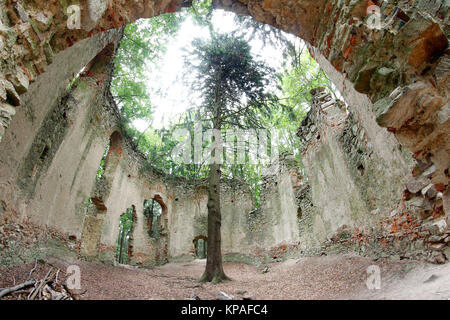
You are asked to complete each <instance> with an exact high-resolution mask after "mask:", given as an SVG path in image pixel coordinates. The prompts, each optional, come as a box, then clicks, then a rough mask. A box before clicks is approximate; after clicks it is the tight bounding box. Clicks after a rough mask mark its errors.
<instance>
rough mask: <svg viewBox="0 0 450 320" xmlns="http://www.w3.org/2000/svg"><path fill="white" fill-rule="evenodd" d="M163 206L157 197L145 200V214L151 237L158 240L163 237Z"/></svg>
mask: <svg viewBox="0 0 450 320" xmlns="http://www.w3.org/2000/svg"><path fill="white" fill-rule="evenodd" d="M162 214H163V207H162V206H161V204H160V203H159V202H158V201H157V200H156V199H155V198H153V199H151V200H147V201H145V202H144V216H145V218H146V220H147V230H148V234H149V236H150V238H152V239H155V240H158V239H159V238H160V237H161V216H162Z"/></svg>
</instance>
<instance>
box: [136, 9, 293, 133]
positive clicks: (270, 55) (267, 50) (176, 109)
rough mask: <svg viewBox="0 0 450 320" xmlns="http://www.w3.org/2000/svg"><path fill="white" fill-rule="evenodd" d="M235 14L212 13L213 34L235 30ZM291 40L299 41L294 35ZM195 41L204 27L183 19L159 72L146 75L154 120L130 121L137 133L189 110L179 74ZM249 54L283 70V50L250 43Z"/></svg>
mask: <svg viewBox="0 0 450 320" xmlns="http://www.w3.org/2000/svg"><path fill="white" fill-rule="evenodd" d="M234 17H235V14H234V13H231V12H226V11H223V10H214V12H213V18H212V23H213V26H214V29H215V31H217V32H220V33H230V32H232V31H233V30H236V29H237V26H236V23H235V22H234ZM287 36H288V37H291V40H292V41H294V40H295V41H301V40H300V39H299V38H297V37H295V36H293V35H287ZM195 38H202V39H208V38H209V30H208V28H207V27H201V26H198V25H196V24H195V22H194V21H193V20H192V18H191V17H189V18H188V19H186V20H185V21H184V22H183V23H182V25H181V27H180V30H179V32H178V34H177V35H176V37H175V39H174V41H171V42H170V43H169V44H168V46H167V51H166V53H165V55H164V57H163V59H162V61H161V63H160V65H159V67H158V69H157V70H156V71H154V72H152V73H149V74H148V79H149V81H148V90H149V92H150V97H151V100H152V107H153V121H152V123H151V124H150V123H147V122H146V121H143V120H137V121H135V122H133V125H134V126H135V127H136V129H138V130H139V131H141V132H143V131H145V130H147V129H148V128H149V126H150V125H151V127H153V128H155V129H161V128H163V127H166V128H167V127H168V126H169V125H170V124H171V122H173V121H175V120H176V119H178V117H179V116H180V115H181V114H182V113H183V112H184V111H186V110H187V109H188V108H189V107H191V106H192V105H191V102H190V98H192V96H190V95H192V92H190V90H189V88H187V87H186V85H185V84H184V83H183V81H182V74H183V70H184V68H185V65H184V57H185V56H186V51H185V50H184V49H186V48H190V47H191V43H192V41H193V40H194V39H195ZM250 45H251V47H252V54H253V55H254V57H256V58H257V59H258V60H261V61H264V62H265V63H267V64H268V65H270V66H271V67H272V68H275V70H277V71H281V70H282V67H283V61H284V58H283V50H282V49H281V48H279V47H278V48H277V47H274V46H272V45H270V44H266V46H264V43H263V41H261V40H260V39H256V38H255V39H252V40H251V41H250Z"/></svg>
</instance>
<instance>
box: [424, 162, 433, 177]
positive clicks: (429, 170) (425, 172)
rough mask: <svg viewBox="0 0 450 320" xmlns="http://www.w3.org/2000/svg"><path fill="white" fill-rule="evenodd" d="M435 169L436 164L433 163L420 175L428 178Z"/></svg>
mask: <svg viewBox="0 0 450 320" xmlns="http://www.w3.org/2000/svg"><path fill="white" fill-rule="evenodd" d="M435 171H436V165H434V164H433V165H432V166H431V167H429V168H428V169H426V170H425V171H424V172H423V173H422V175H423V176H424V177H427V178H429V177H431V175H432V174H433V173H434V172H435Z"/></svg>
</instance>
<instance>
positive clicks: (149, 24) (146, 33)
mask: <svg viewBox="0 0 450 320" xmlns="http://www.w3.org/2000/svg"><path fill="white" fill-rule="evenodd" d="M182 21H183V19H181V18H180V17H177V16H176V15H175V14H165V15H161V16H158V17H156V18H152V19H147V20H139V21H137V22H136V23H133V24H130V25H128V26H127V27H126V28H125V30H124V36H123V39H122V42H121V45H120V48H119V50H118V52H117V55H116V60H115V71H114V77H113V80H112V84H111V93H112V95H113V97H114V99H115V101H116V103H117V104H118V106H119V109H120V113H121V116H122V120H123V123H124V126H125V128H126V129H128V130H129V133H131V134H133V131H132V130H131V124H132V122H133V121H135V120H137V119H140V120H145V121H148V122H149V121H150V120H151V119H152V104H151V99H150V95H149V89H148V86H147V83H148V81H149V75H150V72H156V71H157V69H158V67H157V66H158V63H159V62H160V61H161V59H162V57H163V56H164V53H165V49H166V45H167V43H168V41H169V40H170V39H171V38H172V37H173V36H174V35H175V34H176V32H177V31H178V28H179V26H180V24H181V22H182Z"/></svg>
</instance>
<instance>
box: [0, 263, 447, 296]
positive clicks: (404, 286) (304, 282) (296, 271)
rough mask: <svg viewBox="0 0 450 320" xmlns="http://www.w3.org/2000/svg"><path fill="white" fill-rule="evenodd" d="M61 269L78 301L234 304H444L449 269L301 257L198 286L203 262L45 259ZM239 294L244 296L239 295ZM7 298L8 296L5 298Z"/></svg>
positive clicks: (2, 281)
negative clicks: (376, 285)
mask: <svg viewBox="0 0 450 320" xmlns="http://www.w3.org/2000/svg"><path fill="white" fill-rule="evenodd" d="M48 263H50V264H52V265H54V266H57V267H58V268H60V269H61V270H66V268H67V266H69V265H71V264H76V265H78V266H79V267H80V269H81V281H82V283H81V285H82V290H81V291H80V292H81V293H83V294H82V298H83V299H108V300H109V299H157V300H161V299H164V300H166V299H168V300H170V299H182V300H184V299H188V298H190V297H191V296H193V295H197V296H198V297H200V298H201V299H216V298H217V295H218V293H219V292H220V291H223V292H225V293H227V294H229V295H233V296H235V297H236V298H237V299H240V298H241V297H242V295H251V296H253V297H254V299H445V300H447V299H450V264H448V263H447V264H445V265H439V266H437V265H429V264H423V263H418V262H411V261H409V262H405V261H396V262H394V261H384V262H373V261H372V260H370V259H367V258H362V257H359V256H353V255H339V256H327V257H313V258H301V259H299V260H287V261H285V262H280V263H274V264H270V265H268V267H269V270H268V272H267V273H263V268H264V267H261V268H257V267H255V266H249V265H244V264H236V263H226V264H225V265H224V269H225V272H226V274H227V275H228V276H229V277H231V278H232V280H233V281H231V282H226V283H223V284H218V285H212V284H199V283H198V282H197V279H199V278H200V276H201V275H202V273H203V270H204V265H205V260H196V261H194V262H191V263H186V264H168V265H165V266H162V267H157V268H153V269H150V270H145V269H135V268H132V267H127V266H120V267H112V266H106V265H103V264H100V263H92V262H91V263H89V262H85V261H75V260H74V261H69V260H60V259H49V260H48ZM370 265H377V266H378V267H379V268H380V270H381V273H380V275H381V289H379V290H369V289H368V288H367V285H366V280H367V279H368V278H369V275H368V274H367V267H369V266H370ZM32 267H33V264H30V265H22V266H16V267H13V268H6V269H5V268H3V269H2V268H0V287H9V286H11V285H12V284H13V282H14V279H15V281H16V283H20V282H22V281H23V280H25V279H26V278H27V276H28V272H29V270H30V269H31V268H32ZM49 268H50V267H49V265H39V267H38V269H37V270H36V271H35V273H33V277H35V278H38V277H39V276H41V277H42V276H43V275H44V274H45V273H46V272H47V271H48V269H49ZM244 292H245V293H244ZM11 298H12V297H9V299H11Z"/></svg>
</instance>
